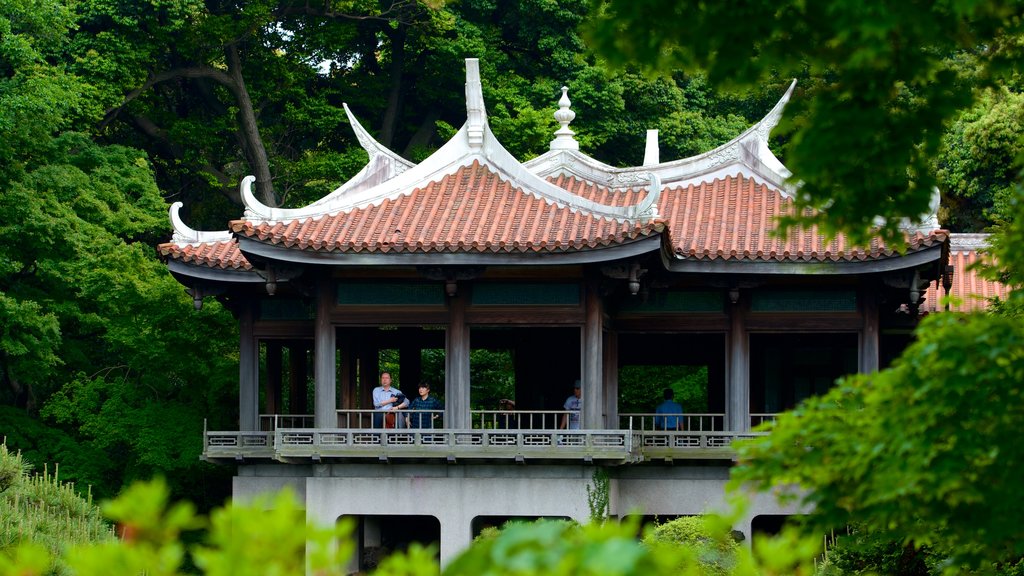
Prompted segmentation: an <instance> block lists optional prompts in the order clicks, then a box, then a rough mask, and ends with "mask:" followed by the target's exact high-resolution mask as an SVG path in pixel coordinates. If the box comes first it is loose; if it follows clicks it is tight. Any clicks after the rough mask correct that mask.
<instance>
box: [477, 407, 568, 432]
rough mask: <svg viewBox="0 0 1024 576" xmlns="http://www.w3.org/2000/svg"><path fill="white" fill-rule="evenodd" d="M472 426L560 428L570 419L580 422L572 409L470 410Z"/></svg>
mask: <svg viewBox="0 0 1024 576" xmlns="http://www.w3.org/2000/svg"><path fill="white" fill-rule="evenodd" d="M469 414H470V422H471V423H472V425H471V427H472V428H473V429H476V430H558V429H560V428H564V427H567V426H568V424H567V423H568V422H569V421H570V420H576V422H579V418H572V415H574V414H575V415H576V416H578V415H579V413H578V412H573V411H570V410H470V412H469Z"/></svg>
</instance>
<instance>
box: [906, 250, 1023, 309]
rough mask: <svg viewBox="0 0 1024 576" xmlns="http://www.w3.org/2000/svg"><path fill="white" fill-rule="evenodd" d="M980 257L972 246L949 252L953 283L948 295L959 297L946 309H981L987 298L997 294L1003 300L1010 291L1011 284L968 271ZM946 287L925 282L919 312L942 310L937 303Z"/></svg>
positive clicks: (975, 271)
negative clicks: (957, 302)
mask: <svg viewBox="0 0 1024 576" xmlns="http://www.w3.org/2000/svg"><path fill="white" fill-rule="evenodd" d="M980 260H982V256H981V254H979V253H978V251H977V250H974V249H965V250H957V249H955V248H954V249H951V250H950V251H949V264H950V266H953V285H952V286H950V289H949V294H950V295H951V296H956V297H957V298H959V299H960V303H959V304H951V305H950V307H949V309H950V310H953V311H956V312H969V311H972V310H984V309H985V308H987V307H988V300H989V299H990V298H993V297H996V296H998V297H999V298H1000V299H1002V300H1005V299H1006V297H1007V296H1008V295H1009V294H1010V287H1009V286H1007V285H1005V284H1000V283H998V282H992V281H991V280H987V279H985V278H982V276H981V274H980V273H979V272H978V271H977V270H971V269H970V266H971V265H972V264H974V263H975V262H978V261H980ZM945 294H946V293H945V290H943V289H942V287H941V286H939V285H937V283H936V282H932V283H931V284H929V285H928V290H926V291H925V299H924V304H923V305H922V306H921V310H922V311H928V312H938V311H942V310H945V307H944V306H943V305H942V303H941V302H940V299H941V298H942V296H945Z"/></svg>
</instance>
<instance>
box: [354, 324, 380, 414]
mask: <svg viewBox="0 0 1024 576" xmlns="http://www.w3.org/2000/svg"><path fill="white" fill-rule="evenodd" d="M379 384H380V348H379V347H378V344H377V338H376V331H375V330H372V329H369V330H364V331H363V333H362V339H361V341H360V343H359V407H360V408H363V409H372V408H373V389H374V388H375V387H377V386H378V385H379Z"/></svg>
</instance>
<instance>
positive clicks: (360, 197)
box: [242, 58, 660, 226]
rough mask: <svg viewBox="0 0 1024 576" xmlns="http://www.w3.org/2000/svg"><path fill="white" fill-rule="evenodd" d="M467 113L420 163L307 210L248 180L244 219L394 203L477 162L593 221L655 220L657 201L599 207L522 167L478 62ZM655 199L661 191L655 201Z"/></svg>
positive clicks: (470, 66) (469, 68)
mask: <svg viewBox="0 0 1024 576" xmlns="http://www.w3.org/2000/svg"><path fill="white" fill-rule="evenodd" d="M466 111H467V120H466V123H465V124H464V125H463V126H462V128H461V129H460V130H459V131H458V133H456V134H455V136H454V137H452V139H451V140H449V141H448V142H447V143H446V144H445V145H444V146H442V147H441V148H440V149H439V150H438V151H437V152H435V153H434V154H432V155H431V156H430V157H429V158H427V159H426V160H424V161H423V162H421V163H420V164H418V165H416V166H413V167H411V168H408V169H407V170H405V171H403V172H401V173H400V174H397V175H395V176H394V177H392V178H390V179H387V180H385V181H382V182H379V183H376V184H373V185H366V186H362V185H360V186H354V187H350V188H349V189H347V190H346V191H345V192H344V193H338V194H334V193H332V194H331V195H330V196H329V197H328V198H325V199H324V200H321V201H320V202H317V203H314V204H311V205H309V206H306V207H303V208H295V209H286V208H273V207H270V206H265V205H263V204H262V203H260V202H259V200H257V199H256V197H255V196H254V195H253V193H252V190H251V185H252V182H253V179H252V178H251V177H247V178H245V179H244V180H243V181H242V199H243V202H244V203H245V205H246V211H245V218H246V219H247V220H249V221H250V222H252V223H253V225H254V226H258V225H259V224H263V223H267V224H276V223H284V224H287V223H289V222H292V221H300V220H306V219H309V218H317V219H320V218H323V217H325V216H330V215H335V214H341V213H346V212H351V211H353V210H361V209H367V208H370V207H373V206H379V205H380V204H382V203H383V202H386V201H388V202H394V201H396V200H397V199H398V198H400V197H401V196H404V195H408V194H410V193H411V192H412V191H413V190H416V189H420V188H424V187H426V186H427V185H429V184H430V183H432V182H437V181H440V180H441V179H443V178H444V177H445V176H447V175H451V174H455V173H456V172H458V171H459V170H460V169H462V168H465V167H469V166H473V165H474V164H479V165H481V166H487V167H488V169H489V170H491V171H493V172H494V173H495V174H498V175H500V177H501V178H502V179H504V180H507V181H508V182H509V183H510V184H511V186H512V187H513V188H516V189H520V190H522V191H523V192H524V193H526V194H530V195H532V196H534V197H536V198H537V199H539V200H542V201H544V202H547V203H551V204H554V205H557V206H561V207H564V208H567V209H569V210H570V211H579V212H584V213H587V214H589V215H590V216H593V217H595V218H604V219H608V220H614V221H617V222H636V221H646V220H651V219H652V218H654V217H655V216H656V213H655V212H654V202H653V201H645V202H642V203H640V204H637V205H632V206H608V205H604V204H599V203H596V202H592V201H590V200H587V199H586V198H581V197H579V196H576V195H574V194H572V193H570V192H568V191H566V190H565V189H562V188H559V187H557V186H555V185H553V184H551V183H549V182H547V181H546V180H544V179H543V178H540V177H538V176H537V175H535V174H533V173H531V172H530V171H529V170H527V169H526V168H524V166H523V165H522V164H520V163H519V161H518V160H516V159H515V158H513V157H512V155H511V154H510V153H509V152H508V151H507V150H505V148H504V147H503V146H502V145H501V143H500V142H498V140H497V139H496V138H495V137H494V134H493V133H492V132H491V130H490V127H489V126H488V124H487V115H486V111H485V109H484V104H483V92H482V89H481V87H480V72H479V63H478V61H477V60H476V59H475V58H471V59H467V60H466ZM382 155H383V153H382ZM655 183H656V182H652V184H655ZM343 188H344V187H343ZM652 189H653V190H655V191H657V190H660V185H659V186H656V187H655V186H652ZM464 192H465V193H466V194H471V195H472V194H479V193H483V192H482V191H478V190H465V191H464ZM656 196H657V193H655V194H653V196H652V197H656Z"/></svg>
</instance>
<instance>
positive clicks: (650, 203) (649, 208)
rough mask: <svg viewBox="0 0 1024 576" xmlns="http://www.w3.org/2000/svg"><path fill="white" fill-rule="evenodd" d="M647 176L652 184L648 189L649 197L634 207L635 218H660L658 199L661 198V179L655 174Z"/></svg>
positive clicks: (649, 173)
mask: <svg viewBox="0 0 1024 576" xmlns="http://www.w3.org/2000/svg"><path fill="white" fill-rule="evenodd" d="M647 176H648V177H649V178H650V179H651V183H650V185H649V186H648V187H647V196H645V197H644V199H643V200H641V201H640V203H638V204H636V205H635V206H633V209H634V211H635V215H634V217H635V218H650V219H654V218H657V217H658V199H659V198H660V197H661V178H659V177H658V175H657V174H655V173H654V172H648V173H647Z"/></svg>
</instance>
